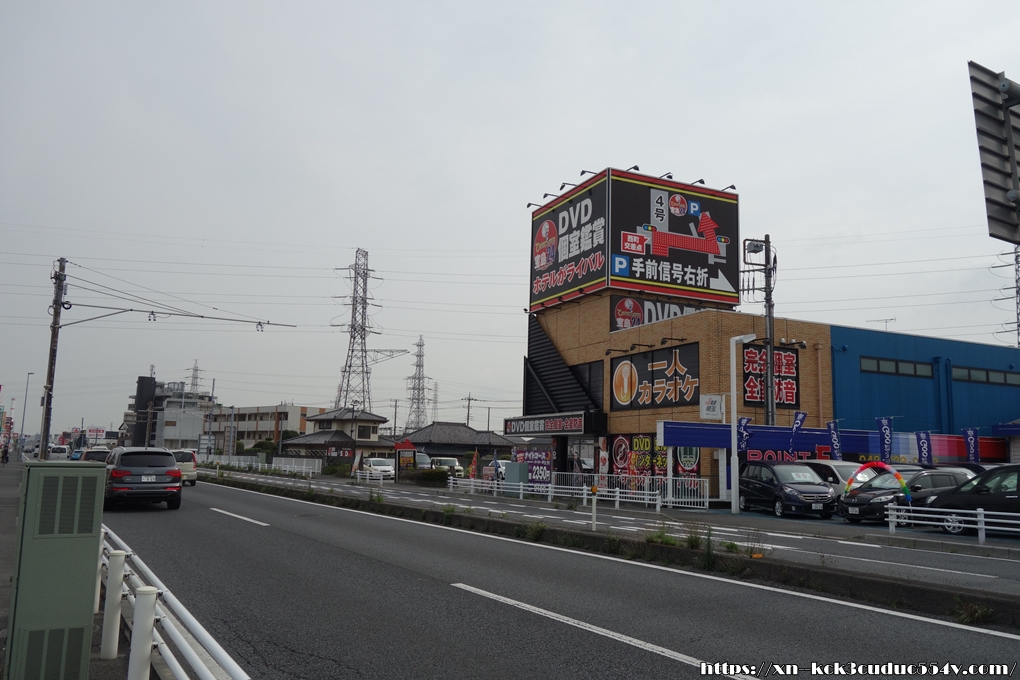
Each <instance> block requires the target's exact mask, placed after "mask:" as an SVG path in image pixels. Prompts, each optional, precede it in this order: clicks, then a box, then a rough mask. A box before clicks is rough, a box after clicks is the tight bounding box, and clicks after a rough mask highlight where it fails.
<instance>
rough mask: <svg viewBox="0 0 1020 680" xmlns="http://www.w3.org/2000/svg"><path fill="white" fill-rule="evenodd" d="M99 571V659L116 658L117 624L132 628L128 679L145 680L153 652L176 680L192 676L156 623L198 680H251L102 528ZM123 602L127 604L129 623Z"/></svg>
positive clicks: (96, 608) (132, 554) (160, 584)
mask: <svg viewBox="0 0 1020 680" xmlns="http://www.w3.org/2000/svg"><path fill="white" fill-rule="evenodd" d="M103 533H104V539H103V541H102V542H101V552H100V555H99V569H98V572H97V574H96V601H95V612H96V613H97V614H98V613H99V582H100V581H101V580H102V581H103V582H104V583H105V584H106V605H105V607H104V611H103V635H102V646H101V648H100V653H99V654H100V657H101V658H103V659H115V658H117V648H118V646H119V643H120V620H121V617H122V616H123V617H124V620H125V622H126V623H127V625H128V626H129V627H130V628H131V651H130V654H129V655H128V680H148V678H149V673H150V668H151V661H150V659H151V656H152V653H153V651H154V650H155V651H156V652H157V653H158V654H159V655H160V656H161V657H162V658H163V661H164V662H165V663H166V665H167V667H168V668H169V669H170V672H171V673H172V674H173V676H174V678H176V679H177V680H188V678H190V677H193V676H191V675H189V674H188V672H187V671H185V669H184V667H183V666H182V665H181V662H180V661H178V660H177V657H176V656H175V655H174V653H173V651H172V650H171V648H170V647H169V646H168V645H167V643H166V641H165V640H164V639H163V637H162V635H161V634H160V633H159V631H157V630H156V627H155V624H156V622H158V623H159V627H160V628H161V629H162V631H163V632H164V633H166V635H167V637H168V638H169V640H170V642H171V643H172V644H173V646H174V647H176V649H177V651H179V652H180V654H181V656H183V657H184V660H185V661H186V662H187V664H188V665H189V666H190V667H191V668H192V670H193V671H194V676H197V677H198V678H199V679H200V680H218V679H219V678H223V677H228V678H231V680H250V678H249V676H248V674H247V673H245V672H244V670H242V668H241V667H240V666H238V665H237V663H236V662H235V661H234V660H233V659H232V658H231V657H230V655H229V654H227V653H226V651H224V650H223V648H222V647H221V646H220V645H219V643H218V642H216V640H215V639H213V637H212V636H211V635H210V634H209V632H208V631H206V629H205V628H203V627H202V624H200V623H199V622H198V621H197V620H196V619H195V617H194V616H192V615H191V613H190V612H189V611H188V610H187V609H185V608H184V605H182V604H181V603H180V601H179V600H178V599H177V598H176V597H174V594H173V593H171V592H170V590H169V589H168V588H167V587H166V586H165V585H163V583H162V582H161V581H160V580H159V579H158V578H156V575H155V574H153V573H152V571H151V570H150V569H149V567H147V566H146V565H145V563H144V562H143V561H142V560H141V558H140V557H138V555H136V554H135V553H134V551H133V550H131V548H130V547H129V546H128V545H127V543H125V542H124V541H123V540H121V539H120V538H119V537H118V536H117V535H116V534H115V533H113V532H112V531H110V530H109V529H108V528H107V527H106V526H105V525H104V526H103ZM122 599H126V600H127V601H128V602H129V603H130V605H131V611H132V615H131V618H130V620H129V619H128V616H127V612H125V611H123V607H122V605H121V601H122Z"/></svg>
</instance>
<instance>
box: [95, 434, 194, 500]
mask: <svg viewBox="0 0 1020 680" xmlns="http://www.w3.org/2000/svg"><path fill="white" fill-rule="evenodd" d="M106 470H107V475H106V496H105V498H104V503H103V509H104V510H110V509H112V508H113V506H114V505H115V504H117V503H164V502H165V503H166V506H167V507H168V508H169V509H171V510H176V509H178V508H179V507H181V471H180V470H179V469H178V468H177V459H176V458H174V454H172V453H170V451H168V450H167V449H156V448H117V449H114V450H113V452H112V453H111V454H110V462H109V463H108V464H107V466H106Z"/></svg>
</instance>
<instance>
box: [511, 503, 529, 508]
mask: <svg viewBox="0 0 1020 680" xmlns="http://www.w3.org/2000/svg"><path fill="white" fill-rule="evenodd" d="M507 505H509V506H510V507H511V508H526V507H528V506H526V505H518V504H517V503H507Z"/></svg>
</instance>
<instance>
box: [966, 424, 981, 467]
mask: <svg viewBox="0 0 1020 680" xmlns="http://www.w3.org/2000/svg"><path fill="white" fill-rule="evenodd" d="M963 443H964V445H966V447H967V462H968V463H979V462H981V461H980V460H979V459H980V458H981V454H980V452H979V451H978V431H977V429H976V428H973V427H968V428H964V430H963Z"/></svg>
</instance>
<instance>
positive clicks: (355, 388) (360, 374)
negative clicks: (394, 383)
mask: <svg viewBox="0 0 1020 680" xmlns="http://www.w3.org/2000/svg"><path fill="white" fill-rule="evenodd" d="M349 272H350V274H349V275H348V278H350V280H351V322H350V324H349V325H348V326H347V333H348V335H349V336H350V344H349V345H348V346H347V361H346V363H344V368H343V370H342V371H341V372H340V385H339V386H338V387H337V390H336V403H335V404H334V408H338V409H339V408H347V407H351V408H354V407H360V408H361V409H363V410H365V411H371V410H372V390H371V387H370V385H369V370H368V349H367V348H366V347H365V342H366V340H367V339H368V332H369V330H368V277H369V275H370V274H371V273H372V270H371V269H369V268H368V251H367V250H362V249H361V248H358V251H357V255H356V256H355V258H354V264H353V265H351V266H350V267H349Z"/></svg>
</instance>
